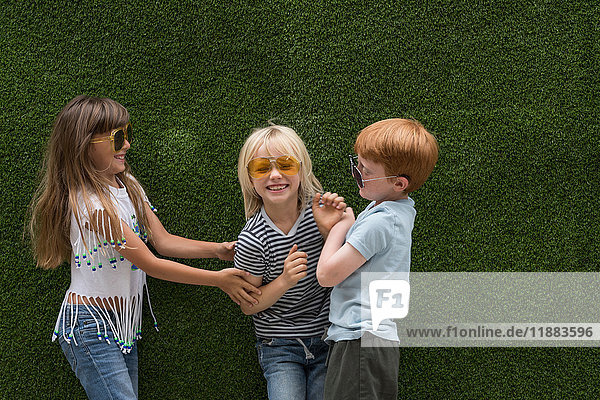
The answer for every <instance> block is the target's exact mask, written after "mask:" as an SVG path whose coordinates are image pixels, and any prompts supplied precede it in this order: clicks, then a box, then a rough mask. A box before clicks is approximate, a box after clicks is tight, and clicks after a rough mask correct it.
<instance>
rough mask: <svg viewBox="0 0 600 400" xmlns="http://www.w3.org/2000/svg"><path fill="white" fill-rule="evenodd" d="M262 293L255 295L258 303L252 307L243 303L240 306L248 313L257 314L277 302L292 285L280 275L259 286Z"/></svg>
mask: <svg viewBox="0 0 600 400" xmlns="http://www.w3.org/2000/svg"><path fill="white" fill-rule="evenodd" d="M259 289H260V291H261V294H260V296H258V295H253V296H252V297H254V298H255V299H256V300H258V304H256V305H253V306H252V307H248V306H247V305H244V304H242V305H241V306H240V307H241V309H242V312H243V313H244V314H246V315H252V314H256V313H257V312H261V311H264V310H266V309H267V308H269V307H271V306H272V305H273V304H275V303H276V302H277V300H279V299H280V298H281V296H283V295H284V294H285V292H287V291H288V290H289V289H290V287H289V286H288V285H287V284H286V283H285V281H284V280H283V279H282V278H281V277H278V278H276V279H275V280H273V281H271V282H269V283H268V284H266V285H263V286H260V287H259Z"/></svg>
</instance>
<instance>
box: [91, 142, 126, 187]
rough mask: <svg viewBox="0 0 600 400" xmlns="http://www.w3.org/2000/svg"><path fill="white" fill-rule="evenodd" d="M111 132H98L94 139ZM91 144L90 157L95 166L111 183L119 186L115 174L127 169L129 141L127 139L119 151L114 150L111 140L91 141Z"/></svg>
mask: <svg viewBox="0 0 600 400" xmlns="http://www.w3.org/2000/svg"><path fill="white" fill-rule="evenodd" d="M109 134H110V132H109V133H101V134H96V135H94V136H92V140H94V139H100V138H104V137H106V136H108V135H109ZM90 146H91V147H90V158H91V160H92V164H93V165H94V167H95V168H96V169H97V170H98V172H99V173H100V175H101V176H102V177H104V178H106V179H107V181H108V182H109V184H110V185H112V186H115V187H118V186H119V185H118V183H117V180H116V177H115V175H116V174H118V173H120V172H123V171H125V154H126V153H127V150H129V147H130V144H129V142H128V141H127V140H125V142H124V144H123V147H122V148H121V149H120V150H119V151H118V152H117V153H114V152H113V150H112V143H111V141H110V140H107V141H103V142H100V143H91V144H90Z"/></svg>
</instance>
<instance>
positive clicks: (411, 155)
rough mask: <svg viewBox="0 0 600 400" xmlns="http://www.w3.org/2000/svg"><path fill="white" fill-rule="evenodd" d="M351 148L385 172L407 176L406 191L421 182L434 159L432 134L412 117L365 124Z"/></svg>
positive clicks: (434, 161)
mask: <svg viewBox="0 0 600 400" xmlns="http://www.w3.org/2000/svg"><path fill="white" fill-rule="evenodd" d="M354 151H355V152H356V153H357V154H360V156H361V157H363V158H365V159H367V160H370V161H374V162H377V163H380V164H383V166H384V168H385V174H386V175H390V176H392V175H393V176H400V175H407V176H408V177H409V183H408V187H407V189H406V192H407V193H408V192H414V191H415V190H417V189H418V188H420V187H421V185H423V183H425V181H426V180H427V178H428V177H429V175H430V174H431V172H432V171H433V167H434V166H435V163H436V162H437V159H438V144H437V141H436V140H435V137H434V136H433V135H432V134H431V133H429V132H427V130H426V129H425V127H424V126H423V125H422V124H421V123H420V122H419V121H416V120H413V119H401V118H392V119H385V120H382V121H378V122H375V123H374V124H371V125H369V126H367V127H366V128H364V129H363V130H362V131H361V132H360V134H359V135H358V138H356V143H355V144H354Z"/></svg>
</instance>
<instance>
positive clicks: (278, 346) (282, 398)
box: [256, 337, 329, 400]
mask: <svg viewBox="0 0 600 400" xmlns="http://www.w3.org/2000/svg"><path fill="white" fill-rule="evenodd" d="M299 340H300V341H302V343H300V342H299ZM256 348H257V350H258V361H259V363H260V366H261V368H262V370H263V373H264V375H265V379H266V380H267V391H268V393H269V399H270V400H321V399H323V391H324V385H325V372H326V369H325V360H326V359H327V351H328V348H329V346H328V345H327V344H326V343H325V342H324V341H323V340H322V339H321V338H320V337H313V338H302V339H277V338H275V339H259V340H258V343H257V344H256Z"/></svg>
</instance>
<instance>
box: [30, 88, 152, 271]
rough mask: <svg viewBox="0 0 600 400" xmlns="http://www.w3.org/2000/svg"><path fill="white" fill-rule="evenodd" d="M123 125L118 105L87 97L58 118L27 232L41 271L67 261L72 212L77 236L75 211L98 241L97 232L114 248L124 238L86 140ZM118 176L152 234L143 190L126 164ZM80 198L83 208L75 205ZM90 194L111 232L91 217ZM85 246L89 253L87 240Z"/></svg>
mask: <svg viewBox="0 0 600 400" xmlns="http://www.w3.org/2000/svg"><path fill="white" fill-rule="evenodd" d="M127 122H129V113H128V112H127V110H126V109H125V107H123V106H122V105H121V104H119V103H117V102H116V101H114V100H111V99H108V98H99V97H90V96H77V97H75V98H74V99H73V100H71V101H70V102H69V103H68V104H67V105H66V106H65V107H64V108H63V109H62V111H61V112H60V113H59V114H58V116H57V117H56V120H55V122H54V126H53V129H52V134H51V136H50V141H49V143H48V148H47V151H46V156H45V158H44V164H43V167H42V171H43V172H44V175H43V178H42V180H41V183H40V185H39V187H38V189H37V191H36V194H35V196H34V198H33V201H32V203H31V207H30V213H31V221H30V224H29V231H30V234H31V238H32V246H33V253H34V256H35V259H36V263H37V265H38V266H39V267H41V268H44V269H51V268H56V267H57V266H58V265H60V264H61V263H62V262H64V261H68V260H69V258H70V253H71V242H70V226H71V212H73V213H74V215H75V219H76V221H77V224H78V226H79V229H80V231H81V232H83V227H82V224H81V218H80V215H79V214H80V212H79V210H86V211H87V215H88V216H89V217H90V218H89V219H90V221H89V224H90V226H87V228H88V229H91V230H92V231H94V232H95V233H96V238H98V235H99V232H100V233H104V236H106V237H108V236H109V235H110V237H112V238H114V239H115V241H116V242H117V245H118V241H120V240H121V238H122V231H121V221H120V218H119V215H118V213H117V209H116V207H115V204H114V203H113V201H111V199H110V193H109V191H108V190H107V187H106V181H105V179H103V178H102V176H101V174H99V171H98V170H97V169H96V168H95V167H94V166H93V164H92V161H91V157H90V152H91V146H90V140H91V138H92V136H93V135H94V134H97V133H105V132H109V131H111V130H112V129H115V128H118V127H120V126H123V125H125V124H126V123H127ZM117 177H118V178H119V179H120V180H121V182H122V183H123V185H124V186H125V187H126V189H127V193H128V195H129V197H130V199H131V201H132V203H133V206H134V208H135V212H136V215H137V218H138V220H139V221H140V225H141V227H142V229H145V232H146V233H148V235H150V233H151V232H150V231H149V226H148V216H147V215H146V212H145V207H144V203H143V201H144V195H143V189H142V187H141V186H140V184H139V183H138V182H137V180H136V179H135V178H134V177H133V176H132V175H131V173H130V167H129V165H128V164H127V162H126V163H125V171H124V172H121V173H119V174H117ZM78 196H80V197H79V198H80V199H83V203H84V204H78ZM90 196H95V197H96V198H97V199H98V201H99V202H100V203H101V204H102V208H103V209H104V216H105V218H107V219H108V220H110V229H104V230H102V229H101V228H100V227H99V226H98V225H99V221H98V219H96V218H91V216H92V210H93V209H92V202H91V200H90ZM82 236H85V235H82ZM84 244H85V246H86V251H87V250H88V248H87V247H88V244H87V243H85V240H84Z"/></svg>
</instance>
